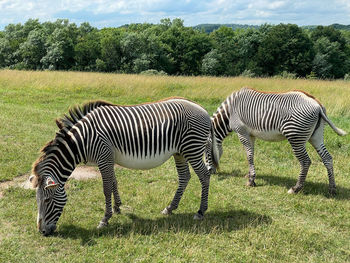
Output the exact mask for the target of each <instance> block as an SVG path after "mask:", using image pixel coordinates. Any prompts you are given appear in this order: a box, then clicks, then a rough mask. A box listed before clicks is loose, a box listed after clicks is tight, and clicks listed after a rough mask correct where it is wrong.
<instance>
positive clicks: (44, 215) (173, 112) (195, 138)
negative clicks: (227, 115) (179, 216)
mask: <svg viewBox="0 0 350 263" xmlns="http://www.w3.org/2000/svg"><path fill="white" fill-rule="evenodd" d="M69 113H70V114H69V115H70V116H67V115H65V116H64V118H62V119H60V120H57V121H56V123H57V126H58V127H59V128H60V130H59V131H58V132H57V134H56V137H55V138H54V139H53V140H52V141H50V142H49V143H48V144H47V145H46V146H45V147H44V148H43V149H42V150H41V151H42V155H41V157H40V158H39V159H38V160H37V161H36V162H35V163H34V164H33V174H34V175H32V176H31V182H32V184H33V186H34V187H37V204H38V217H37V225H38V229H39V230H40V231H41V232H42V233H43V234H44V235H49V234H51V233H52V232H53V231H54V230H55V229H56V223H57V221H58V219H59V217H60V215H61V213H62V210H63V207H64V205H65V204H66V201H67V197H66V193H65V190H64V185H65V183H66V181H67V179H68V177H69V176H70V175H71V173H72V172H73V170H74V168H75V167H76V166H77V165H78V164H79V163H81V162H85V163H86V162H94V163H96V164H97V165H98V167H99V170H100V172H101V175H102V181H103V191H104V195H105V200H106V208H105V214H104V217H103V218H102V220H101V221H100V223H99V225H98V227H99V228H100V227H103V226H106V225H107V224H108V220H109V219H110V217H111V216H112V200H111V197H112V193H113V196H114V211H115V212H117V213H119V212H120V208H119V207H120V205H121V200H120V197H119V193H118V188H117V180H116V177H115V175H114V168H113V165H114V163H117V164H119V165H121V166H124V167H127V168H132V169H150V168H154V167H157V166H159V165H161V164H162V163H164V162H165V161H166V160H168V159H169V158H170V157H171V156H174V159H175V164H176V168H177V172H178V176H179V185H178V188H177V191H176V193H175V196H174V198H173V200H172V202H171V204H170V205H169V206H167V207H166V208H165V209H164V210H163V212H162V213H163V214H171V213H172V211H173V210H175V209H176V208H177V207H178V204H179V201H180V199H181V196H182V194H183V192H184V190H185V188H186V186H187V183H188V181H189V179H190V171H189V166H188V162H189V163H190V164H191V166H192V167H193V169H194V171H195V172H196V174H197V175H198V177H199V180H200V182H201V185H202V195H201V203H200V209H199V211H198V213H197V214H196V215H195V217H194V218H195V219H201V218H203V216H204V212H205V211H206V210H207V207H208V191H209V180H210V173H209V171H208V169H207V168H206V166H205V164H204V161H203V154H204V152H205V150H206V149H208V148H207V147H206V144H207V142H208V140H209V137H212V136H214V132H213V129H212V124H211V120H210V116H209V115H208V113H207V112H206V111H205V110H204V109H203V108H202V107H200V106H199V105H197V104H195V103H193V102H191V101H188V100H185V99H182V98H169V99H165V100H163V101H159V102H155V103H149V104H141V105H134V106H117V105H113V104H110V103H107V102H103V101H95V102H91V103H88V104H85V105H84V106H83V107H82V108H80V107H75V108H73V109H71V110H70V111H69ZM212 157H213V158H212V159H213V162H214V163H215V164H216V160H217V159H218V157H216V155H215V153H212Z"/></svg>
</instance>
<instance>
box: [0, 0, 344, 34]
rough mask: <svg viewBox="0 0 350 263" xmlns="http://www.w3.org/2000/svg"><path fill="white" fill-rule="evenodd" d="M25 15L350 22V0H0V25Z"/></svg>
mask: <svg viewBox="0 0 350 263" xmlns="http://www.w3.org/2000/svg"><path fill="white" fill-rule="evenodd" d="M29 18H38V19H39V20H40V22H44V21H54V20H56V19H58V18H68V19H69V20H70V21H71V22H74V23H76V24H78V25H79V24H80V23H82V22H89V23H90V24H91V25H92V26H95V27H98V28H103V27H118V26H121V25H124V24H130V23H144V22H148V23H159V21H160V19H162V18H171V19H173V18H181V19H183V20H184V23H185V25H186V26H194V25H197V24H202V23H220V24H223V23H236V24H254V25H260V24H262V23H270V24H279V23H293V24H297V25H330V24H333V23H339V24H346V25H349V24H350V0H329V1H324V0H295V1H293V0H278V1H274V0H272V1H268V0H238V1H232V0H231V1H230V0H177V1H169V0H120V1H119V0H117V1H111V0H55V1H48V0H37V1H32V0H0V30H3V29H4V27H5V26H6V25H7V24H9V23H23V22H25V21H27V20H28V19H29Z"/></svg>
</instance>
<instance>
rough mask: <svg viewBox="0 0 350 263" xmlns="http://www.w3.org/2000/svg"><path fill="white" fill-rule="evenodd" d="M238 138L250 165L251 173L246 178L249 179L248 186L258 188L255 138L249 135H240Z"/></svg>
mask: <svg viewBox="0 0 350 263" xmlns="http://www.w3.org/2000/svg"><path fill="white" fill-rule="evenodd" d="M238 138H239V140H240V142H241V143H242V145H243V147H244V149H245V151H246V154H247V160H248V165H249V173H248V174H247V176H246V177H248V181H247V184H246V185H247V186H253V187H254V186H256V184H255V176H256V174H255V167H254V142H255V137H253V136H250V135H249V134H240V133H238Z"/></svg>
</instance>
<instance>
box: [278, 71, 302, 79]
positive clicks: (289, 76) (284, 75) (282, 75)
mask: <svg viewBox="0 0 350 263" xmlns="http://www.w3.org/2000/svg"><path fill="white" fill-rule="evenodd" d="M275 78H281V79H296V78H297V74H296V73H290V72H287V71H283V72H282V73H280V74H278V75H276V76H275Z"/></svg>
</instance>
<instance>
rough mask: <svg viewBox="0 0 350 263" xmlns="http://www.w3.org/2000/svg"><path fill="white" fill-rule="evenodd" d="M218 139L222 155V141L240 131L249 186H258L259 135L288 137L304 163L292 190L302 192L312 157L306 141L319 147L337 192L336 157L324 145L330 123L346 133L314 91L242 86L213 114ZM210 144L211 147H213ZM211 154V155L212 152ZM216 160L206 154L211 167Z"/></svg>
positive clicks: (270, 138) (271, 138) (331, 190)
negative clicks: (334, 159) (246, 160)
mask: <svg viewBox="0 0 350 263" xmlns="http://www.w3.org/2000/svg"><path fill="white" fill-rule="evenodd" d="M212 123H213V126H214V131H215V138H216V140H217V142H216V145H217V146H214V147H218V148H217V149H216V151H218V154H219V159H220V157H221V155H222V153H223V149H222V141H223V140H224V139H225V137H226V136H227V135H228V134H229V133H230V132H232V131H235V132H236V133H237V134H238V138H239V140H240V142H241V143H242V145H243V147H244V149H245V151H246V154H247V159H248V164H249V173H248V174H247V176H246V177H248V181H247V186H256V184H255V176H256V175H255V168H254V142H255V139H256V138H259V139H262V140H265V141H282V140H285V139H287V140H288V142H289V143H290V145H291V146H292V149H293V152H294V155H295V156H296V158H297V159H298V161H299V163H300V174H299V178H298V181H297V183H296V185H295V186H293V187H292V188H290V189H289V190H288V193H290V194H293V193H298V192H299V191H300V190H301V189H302V188H303V186H304V183H305V179H306V175H307V172H308V170H309V167H310V165H311V160H310V158H309V156H308V153H307V151H306V147H305V146H306V142H308V141H309V142H310V143H311V145H312V146H313V147H314V148H315V149H316V151H317V153H318V154H319V156H320V157H321V159H322V162H323V164H324V165H325V167H326V168H327V172H328V179H329V193H330V194H332V195H333V194H336V185H335V180H334V174H333V159H332V156H331V155H330V153H329V152H328V151H327V149H326V147H325V145H324V139H323V131H324V126H325V124H326V123H328V124H329V126H330V127H331V128H332V129H333V130H334V131H335V132H336V133H337V134H338V135H340V136H344V135H346V132H345V131H343V130H342V129H339V128H337V127H335V125H334V124H333V123H332V122H331V121H330V120H329V119H328V118H327V116H326V109H325V108H324V106H322V104H321V103H320V102H319V101H318V100H317V99H316V98H315V97H313V96H312V95H310V94H308V93H306V92H304V91H298V90H296V91H289V92H284V93H273V92H262V91H257V90H254V89H251V88H247V87H245V88H242V89H240V90H239V91H237V92H234V93H232V94H231V95H230V96H228V97H227V98H226V100H225V101H224V102H223V103H222V104H221V105H220V106H219V107H218V109H217V111H216V113H214V115H213V117H212ZM209 149H210V147H208V151H209ZM207 156H209V157H210V155H209V154H207ZM211 163H212V160H211V159H209V160H208V157H206V165H207V166H208V167H209V168H208V169H209V170H213V171H215V169H211V168H210V167H212V165H211Z"/></svg>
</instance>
